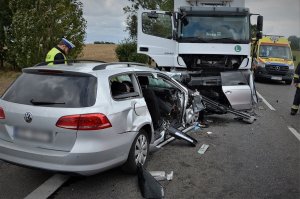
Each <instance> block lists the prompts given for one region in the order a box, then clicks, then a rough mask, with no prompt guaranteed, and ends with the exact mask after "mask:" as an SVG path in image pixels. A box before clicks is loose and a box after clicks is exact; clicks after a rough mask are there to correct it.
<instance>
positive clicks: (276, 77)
mask: <svg viewBox="0 0 300 199" xmlns="http://www.w3.org/2000/svg"><path fill="white" fill-rule="evenodd" d="M271 79H273V80H282V77H281V76H272V77H271Z"/></svg>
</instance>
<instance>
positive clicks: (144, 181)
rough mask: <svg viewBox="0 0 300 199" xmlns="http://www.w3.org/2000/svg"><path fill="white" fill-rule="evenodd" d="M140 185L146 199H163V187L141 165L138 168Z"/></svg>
mask: <svg viewBox="0 0 300 199" xmlns="http://www.w3.org/2000/svg"><path fill="white" fill-rule="evenodd" d="M137 174H138V184H139V187H140V190H141V193H142V196H143V197H144V198H163V197H164V195H165V194H164V188H163V186H162V185H161V184H160V183H159V182H158V181H157V180H156V179H155V178H154V177H153V176H152V175H151V174H150V173H149V172H148V171H147V170H146V169H144V167H143V166H142V165H141V164H138V166H137Z"/></svg>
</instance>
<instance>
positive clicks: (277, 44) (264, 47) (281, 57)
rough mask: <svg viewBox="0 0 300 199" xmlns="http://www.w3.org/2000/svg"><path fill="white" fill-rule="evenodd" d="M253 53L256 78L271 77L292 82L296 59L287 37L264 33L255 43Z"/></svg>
mask: <svg viewBox="0 0 300 199" xmlns="http://www.w3.org/2000/svg"><path fill="white" fill-rule="evenodd" d="M252 54H253V55H252V57H253V60H252V70H253V72H254V77H255V80H261V79H269V80H278V81H284V82H285V83H286V84H291V83H292V81H293V74H294V62H293V61H294V59H293V56H292V51H291V47H290V44H289V41H288V40H287V38H285V37H283V36H277V35H264V36H263V37H262V38H261V39H260V40H258V41H257V42H256V43H254V46H253V51H252Z"/></svg>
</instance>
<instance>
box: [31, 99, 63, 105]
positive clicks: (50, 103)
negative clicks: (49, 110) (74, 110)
mask: <svg viewBox="0 0 300 199" xmlns="http://www.w3.org/2000/svg"><path fill="white" fill-rule="evenodd" d="M30 103H31V104H33V105H53V104H66V103H65V102H47V101H34V99H31V100H30Z"/></svg>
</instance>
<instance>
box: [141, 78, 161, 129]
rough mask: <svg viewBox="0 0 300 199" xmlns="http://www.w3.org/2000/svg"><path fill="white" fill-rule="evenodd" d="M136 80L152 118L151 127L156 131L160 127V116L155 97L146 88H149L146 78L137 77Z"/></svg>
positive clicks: (151, 91) (152, 92)
mask: <svg viewBox="0 0 300 199" xmlns="http://www.w3.org/2000/svg"><path fill="white" fill-rule="evenodd" d="M138 80H139V82H140V85H141V87H142V92H143V96H144V99H145V101H146V104H147V107H148V110H149V113H150V115H151V118H152V122H153V127H154V129H158V128H159V126H160V125H159V124H160V119H161V115H160V109H159V105H158V101H157V97H156V95H155V93H154V91H153V90H151V89H149V88H148V87H149V79H148V77H146V76H139V77H138Z"/></svg>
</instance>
